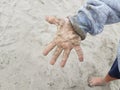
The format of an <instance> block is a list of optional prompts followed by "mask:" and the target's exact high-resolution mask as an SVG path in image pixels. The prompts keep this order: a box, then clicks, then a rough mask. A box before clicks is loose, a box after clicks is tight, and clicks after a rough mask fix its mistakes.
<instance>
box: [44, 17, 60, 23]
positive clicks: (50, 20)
mask: <svg viewBox="0 0 120 90" xmlns="http://www.w3.org/2000/svg"><path fill="white" fill-rule="evenodd" d="M46 21H47V22H48V23H50V24H55V25H58V24H59V22H60V20H59V19H58V18H56V17H55V16H47V17H46Z"/></svg>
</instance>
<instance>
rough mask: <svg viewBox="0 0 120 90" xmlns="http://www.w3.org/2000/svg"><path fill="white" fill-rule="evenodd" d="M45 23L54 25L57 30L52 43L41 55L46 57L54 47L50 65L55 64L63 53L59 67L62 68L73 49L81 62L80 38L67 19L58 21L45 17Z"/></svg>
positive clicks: (57, 19) (54, 18)
mask: <svg viewBox="0 0 120 90" xmlns="http://www.w3.org/2000/svg"><path fill="white" fill-rule="evenodd" d="M46 21H47V22H49V23H50V24H55V25H56V26H57V29H58V30H57V33H56V36H55V38H54V39H53V41H51V42H50V43H49V44H48V46H47V47H46V48H45V50H44V51H43V54H44V55H47V54H48V53H49V52H50V51H51V50H52V49H53V48H55V47H56V50H55V52H54V54H53V56H52V59H51V61H50V63H51V64H52V65H53V64H55V62H56V60H57V58H58V57H59V55H60V54H61V53H62V52H63V58H62V61H61V63H60V65H61V67H64V66H65V64H66V61H67V59H68V57H69V54H70V51H71V50H72V49H75V51H76V53H77V55H78V58H79V60H80V61H83V52H82V49H81V47H80V41H81V38H80V36H78V34H76V32H75V31H74V30H73V28H72V25H71V23H70V21H69V19H68V18H66V19H59V18H56V17H52V16H50V17H46Z"/></svg>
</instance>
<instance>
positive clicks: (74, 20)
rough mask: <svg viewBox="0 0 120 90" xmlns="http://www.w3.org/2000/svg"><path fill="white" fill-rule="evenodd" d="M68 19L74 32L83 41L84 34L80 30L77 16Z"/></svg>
mask: <svg viewBox="0 0 120 90" xmlns="http://www.w3.org/2000/svg"><path fill="white" fill-rule="evenodd" d="M68 18H69V20H70V22H71V24H72V27H73V29H74V30H75V32H76V33H77V34H78V35H79V36H80V37H81V39H82V40H84V39H85V38H86V32H85V31H84V30H82V28H81V27H80V25H79V22H78V19H77V16H76V15H75V16H72V17H68Z"/></svg>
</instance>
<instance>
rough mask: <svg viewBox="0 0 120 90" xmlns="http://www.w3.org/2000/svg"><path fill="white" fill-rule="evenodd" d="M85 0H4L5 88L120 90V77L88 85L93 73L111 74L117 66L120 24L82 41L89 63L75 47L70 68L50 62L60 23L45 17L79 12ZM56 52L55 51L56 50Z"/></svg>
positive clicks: (1, 71) (1, 70)
mask: <svg viewBox="0 0 120 90" xmlns="http://www.w3.org/2000/svg"><path fill="white" fill-rule="evenodd" d="M82 3H83V1H82V2H81V0H70V1H69V0H52V1H51V0H1V1H0V90H119V88H120V84H119V83H120V81H114V82H112V83H110V84H109V85H107V86H103V87H93V88H90V87H88V83H87V78H88V77H89V76H105V75H106V74H107V72H108V70H109V69H110V66H111V65H112V63H113V61H114V59H115V56H116V50H117V45H118V40H119V38H120V30H119V29H120V24H114V25H111V26H105V29H104V31H103V32H102V33H101V34H99V35H97V36H91V35H89V34H88V36H87V38H86V40H84V41H82V42H81V47H82V49H83V51H84V62H79V60H78V58H77V55H76V53H75V51H74V50H73V51H72V52H71V54H70V57H69V60H68V62H67V64H66V66H65V67H64V68H61V67H60V65H59V62H60V60H61V57H60V58H59V60H58V61H57V62H56V64H55V65H54V66H51V65H50V64H49V61H50V58H51V56H52V52H51V53H50V54H49V55H48V56H46V57H45V56H43V55H42V51H43V49H44V47H45V45H46V44H48V42H50V41H51V40H52V39H53V36H54V34H55V32H56V27H55V26H54V25H50V24H48V23H47V22H45V20H44V17H45V16H47V15H55V16H58V17H66V16H68V15H74V14H76V13H77V11H78V10H79V8H80V6H81V5H82ZM53 51H54V50H53Z"/></svg>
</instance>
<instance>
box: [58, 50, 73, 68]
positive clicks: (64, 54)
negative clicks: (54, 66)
mask: <svg viewBox="0 0 120 90" xmlns="http://www.w3.org/2000/svg"><path fill="white" fill-rule="evenodd" d="M70 51H71V50H69V49H68V50H64V52H63V60H62V61H61V64H60V65H61V67H64V66H65V64H66V62H67V59H68V57H69V54H70Z"/></svg>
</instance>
